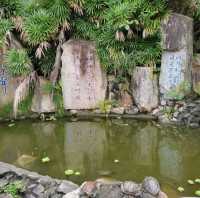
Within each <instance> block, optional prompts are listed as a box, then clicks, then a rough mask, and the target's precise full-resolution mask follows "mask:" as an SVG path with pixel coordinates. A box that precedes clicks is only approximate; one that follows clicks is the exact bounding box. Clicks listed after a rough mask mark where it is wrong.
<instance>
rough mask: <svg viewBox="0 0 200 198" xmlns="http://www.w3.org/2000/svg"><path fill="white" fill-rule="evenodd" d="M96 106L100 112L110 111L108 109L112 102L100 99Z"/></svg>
mask: <svg viewBox="0 0 200 198" xmlns="http://www.w3.org/2000/svg"><path fill="white" fill-rule="evenodd" d="M98 108H99V110H100V111H101V113H105V114H107V113H110V110H111V108H112V102H111V101H110V100H103V101H100V102H99V104H98Z"/></svg>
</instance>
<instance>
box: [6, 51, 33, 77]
mask: <svg viewBox="0 0 200 198" xmlns="http://www.w3.org/2000/svg"><path fill="white" fill-rule="evenodd" d="M5 62H6V68H7V69H8V72H9V73H10V74H11V75H12V76H22V75H27V74H29V73H30V72H31V67H30V64H31V63H30V59H29V57H28V55H27V53H26V51H25V50H22V49H19V50H17V49H11V50H10V51H8V53H7V54H6V58H5Z"/></svg>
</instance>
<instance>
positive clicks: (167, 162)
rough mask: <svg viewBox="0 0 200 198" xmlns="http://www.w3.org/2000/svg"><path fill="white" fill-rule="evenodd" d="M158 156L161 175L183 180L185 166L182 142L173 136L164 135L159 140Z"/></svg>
mask: <svg viewBox="0 0 200 198" xmlns="http://www.w3.org/2000/svg"><path fill="white" fill-rule="evenodd" d="M158 157H159V162H160V163H159V164H160V174H161V176H162V177H164V178H168V179H171V180H172V181H175V182H181V181H182V179H183V178H182V175H183V171H184V167H183V156H182V149H181V147H180V143H179V142H177V141H176V140H173V139H172V138H168V137H163V139H162V140H161V141H160V142H159V147H158Z"/></svg>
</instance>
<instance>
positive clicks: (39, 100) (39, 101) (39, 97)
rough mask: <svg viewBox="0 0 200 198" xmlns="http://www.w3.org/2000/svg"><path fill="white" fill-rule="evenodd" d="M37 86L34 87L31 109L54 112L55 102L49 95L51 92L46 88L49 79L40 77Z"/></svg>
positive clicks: (39, 111) (40, 111)
mask: <svg viewBox="0 0 200 198" xmlns="http://www.w3.org/2000/svg"><path fill="white" fill-rule="evenodd" d="M39 82H40V84H39V87H37V88H36V91H35V94H34V97H33V101H32V107H31V110H32V111H33V112H37V113H49V112H55V110H56V108H55V104H54V102H53V99H52V97H51V92H50V90H48V87H49V86H48V85H49V83H50V82H49V81H48V80H45V79H43V78H41V77H40V79H39Z"/></svg>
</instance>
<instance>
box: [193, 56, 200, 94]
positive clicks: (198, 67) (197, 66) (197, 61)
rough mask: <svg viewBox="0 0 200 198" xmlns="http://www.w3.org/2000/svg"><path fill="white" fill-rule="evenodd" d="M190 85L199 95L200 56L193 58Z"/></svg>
mask: <svg viewBox="0 0 200 198" xmlns="http://www.w3.org/2000/svg"><path fill="white" fill-rule="evenodd" d="M192 84H193V90H194V91H195V92H196V93H198V94H200V54H197V55H196V56H195V57H194V58H193V64H192Z"/></svg>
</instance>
